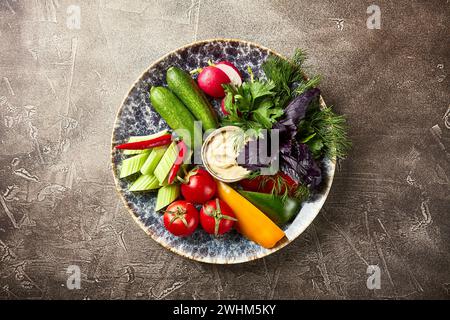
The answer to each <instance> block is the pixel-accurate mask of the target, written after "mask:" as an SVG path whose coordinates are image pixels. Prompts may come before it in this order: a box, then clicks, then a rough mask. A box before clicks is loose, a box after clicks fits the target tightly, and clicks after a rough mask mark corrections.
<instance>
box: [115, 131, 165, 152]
mask: <svg viewBox="0 0 450 320" xmlns="http://www.w3.org/2000/svg"><path fill="white" fill-rule="evenodd" d="M168 133H169V131H168V130H162V131H160V132H157V133H154V134H150V135H147V136H132V137H130V138H128V142H137V141H144V140H150V139H153V138H157V137H160V136H162V135H165V134H168ZM149 152H150V150H149V149H144V150H124V151H123V154H125V155H131V154H141V153H149Z"/></svg>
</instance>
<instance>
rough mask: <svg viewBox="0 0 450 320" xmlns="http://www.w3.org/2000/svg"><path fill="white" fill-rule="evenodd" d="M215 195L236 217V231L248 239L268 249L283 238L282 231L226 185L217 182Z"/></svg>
mask: <svg viewBox="0 0 450 320" xmlns="http://www.w3.org/2000/svg"><path fill="white" fill-rule="evenodd" d="M217 193H218V195H219V198H220V199H222V200H223V201H225V202H226V203H227V204H228V205H229V206H230V208H231V209H232V210H233V212H234V214H235V215H236V218H237V222H236V224H237V230H238V231H239V232H240V233H242V234H243V235H244V236H245V237H247V238H248V239H250V240H252V241H254V242H256V243H257V244H259V245H261V246H263V247H264V248H267V249H270V248H273V247H274V246H275V245H276V243H277V242H278V241H280V240H281V239H282V238H283V237H284V232H283V230H281V229H280V228H279V227H278V226H277V225H276V224H275V223H273V222H272V220H270V219H269V218H268V217H267V216H266V215H265V214H264V213H263V212H262V211H261V210H259V209H258V208H256V207H255V206H254V205H253V204H252V203H250V202H249V201H248V200H247V199H245V198H244V197H243V196H241V195H240V194H239V193H238V192H237V191H236V190H234V189H233V188H231V187H230V186H228V185H227V184H225V183H223V182H221V181H217Z"/></svg>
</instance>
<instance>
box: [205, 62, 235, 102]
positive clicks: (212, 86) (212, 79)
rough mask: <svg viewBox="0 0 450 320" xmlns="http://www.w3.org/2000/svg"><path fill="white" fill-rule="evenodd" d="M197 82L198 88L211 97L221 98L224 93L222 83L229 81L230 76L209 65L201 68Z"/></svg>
mask: <svg viewBox="0 0 450 320" xmlns="http://www.w3.org/2000/svg"><path fill="white" fill-rule="evenodd" d="M197 82H198V86H199V87H200V89H202V90H203V91H205V92H206V93H207V94H209V95H210V96H211V97H214V98H222V97H223V96H224V95H225V91H224V90H223V88H222V84H225V83H230V78H228V76H227V74H226V73H225V72H223V71H222V70H220V69H218V68H216V67H214V66H209V67H206V68H203V70H202V72H200V74H199V75H198V78H197Z"/></svg>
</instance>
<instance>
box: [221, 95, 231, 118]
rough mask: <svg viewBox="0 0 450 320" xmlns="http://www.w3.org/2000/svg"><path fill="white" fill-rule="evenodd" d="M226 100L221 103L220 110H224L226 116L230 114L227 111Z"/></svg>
mask: <svg viewBox="0 0 450 320" xmlns="http://www.w3.org/2000/svg"><path fill="white" fill-rule="evenodd" d="M225 99H226V98H223V99H222V101H221V102H220V109H221V110H222V112H223V114H224V115H226V116H227V115H229V114H230V113H229V112H228V111H227V109H225Z"/></svg>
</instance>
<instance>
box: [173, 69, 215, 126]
mask: <svg viewBox="0 0 450 320" xmlns="http://www.w3.org/2000/svg"><path fill="white" fill-rule="evenodd" d="M166 81H167V85H168V86H169V89H170V90H172V91H173V92H174V93H175V94H176V95H177V97H178V98H180V100H181V101H182V102H183V103H184V104H185V106H186V107H187V108H188V109H189V110H190V111H191V112H192V114H193V115H194V116H195V117H196V118H197V120H200V121H201V122H202V126H203V130H205V131H206V130H209V129H216V128H217V125H218V124H217V114H216V112H215V111H214V109H213V108H212V106H211V103H209V101H208V99H207V98H206V96H205V95H204V93H203V91H201V90H200V88H199V87H198V85H197V83H196V82H195V80H194V79H192V78H191V76H190V74H189V73H187V72H186V71H183V70H181V69H180V68H177V67H170V68H169V69H168V70H167V74H166Z"/></svg>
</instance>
